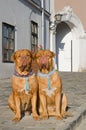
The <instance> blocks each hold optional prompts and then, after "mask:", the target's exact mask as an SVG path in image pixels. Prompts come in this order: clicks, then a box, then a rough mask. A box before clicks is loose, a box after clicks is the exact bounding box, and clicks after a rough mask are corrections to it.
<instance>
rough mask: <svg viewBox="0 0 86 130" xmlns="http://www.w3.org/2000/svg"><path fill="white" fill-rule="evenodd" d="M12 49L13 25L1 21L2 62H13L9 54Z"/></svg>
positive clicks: (13, 40)
mask: <svg viewBox="0 0 86 130" xmlns="http://www.w3.org/2000/svg"><path fill="white" fill-rule="evenodd" d="M4 29H7V30H6V32H4ZM5 33H6V35H5ZM4 40H6V43H5V42H4ZM7 41H8V42H7ZM5 44H6V45H5ZM5 51H6V58H5ZM14 51H15V26H13V25H10V24H8V23H5V22H2V62H3V63H13V61H11V55H12V54H13V53H14ZM7 56H8V57H7Z"/></svg>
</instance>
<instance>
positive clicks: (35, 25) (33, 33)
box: [31, 20, 38, 52]
mask: <svg viewBox="0 0 86 130" xmlns="http://www.w3.org/2000/svg"><path fill="white" fill-rule="evenodd" d="M32 26H33V28H32ZM34 28H35V29H36V30H34ZM32 37H33V38H32ZM33 40H34V41H33ZM37 50H38V23H36V22H34V21H32V20H31V51H34V52H36V51H37Z"/></svg>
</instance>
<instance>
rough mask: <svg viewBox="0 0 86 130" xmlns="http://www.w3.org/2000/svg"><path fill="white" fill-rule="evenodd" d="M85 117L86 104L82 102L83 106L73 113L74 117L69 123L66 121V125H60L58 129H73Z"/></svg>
mask: <svg viewBox="0 0 86 130" xmlns="http://www.w3.org/2000/svg"><path fill="white" fill-rule="evenodd" d="M79 113H80V114H79ZM85 118H86V104H84V106H81V107H80V108H79V109H78V111H77V112H76V113H75V117H74V118H73V119H72V121H70V123H68V125H66V126H62V128H59V129H60V130H75V129H76V128H77V127H78V126H79V125H80V123H81V122H82V121H83V120H84V119H85ZM63 128H64V129H63ZM55 130H58V129H55Z"/></svg>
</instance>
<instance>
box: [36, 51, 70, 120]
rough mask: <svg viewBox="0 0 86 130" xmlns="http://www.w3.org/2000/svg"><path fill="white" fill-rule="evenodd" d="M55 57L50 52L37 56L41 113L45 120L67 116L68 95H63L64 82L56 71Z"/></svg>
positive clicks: (38, 53)
mask: <svg viewBox="0 0 86 130" xmlns="http://www.w3.org/2000/svg"><path fill="white" fill-rule="evenodd" d="M54 56H55V54H54V53H53V52H51V51H49V50H40V51H38V52H37V54H36V60H37V64H38V66H39V72H38V76H37V78H38V83H39V99H40V104H39V113H40V117H41V118H44V119H47V118H48V117H49V116H56V118H57V119H62V118H63V117H64V116H65V115H66V107H67V102H68V101H67V97H66V95H65V94H62V81H61V79H60V77H59V74H58V72H57V71H55V69H54V63H53V57H54Z"/></svg>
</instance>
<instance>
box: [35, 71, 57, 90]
mask: <svg viewBox="0 0 86 130" xmlns="http://www.w3.org/2000/svg"><path fill="white" fill-rule="evenodd" d="M55 71H56V70H55V69H53V70H52V71H50V72H49V73H48V74H42V73H41V72H38V76H39V77H43V78H47V79H48V90H50V89H51V83H50V76H51V75H53V74H54V73H55Z"/></svg>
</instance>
